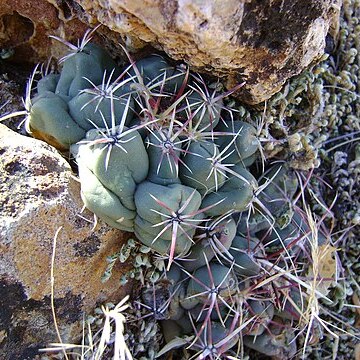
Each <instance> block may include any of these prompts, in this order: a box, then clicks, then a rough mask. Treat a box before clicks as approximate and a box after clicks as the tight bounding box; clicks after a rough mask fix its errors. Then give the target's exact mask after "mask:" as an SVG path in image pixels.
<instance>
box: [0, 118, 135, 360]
mask: <svg viewBox="0 0 360 360" xmlns="http://www.w3.org/2000/svg"><path fill="white" fill-rule="evenodd" d="M0 177H1V180H0V204H1V207H0V344H1V345H0V353H1V354H2V356H3V357H1V359H27V358H30V359H33V357H31V356H32V355H31V354H35V353H36V352H37V349H38V348H39V347H44V346H46V345H47V344H48V343H49V342H54V341H55V342H57V341H58V339H57V337H56V335H55V328H54V324H53V319H52V314H51V307H50V299H51V298H50V294H51V279H50V269H51V258H52V251H53V244H54V236H55V233H56V231H57V230H58V229H59V228H60V227H61V230H60V232H59V235H58V237H57V243H56V252H55V262H54V281H55V285H54V299H55V300H54V301H55V311H56V316H57V321H58V325H59V328H60V332H61V335H62V338H63V341H64V342H70V341H71V342H74V341H77V340H79V339H78V338H79V336H80V337H81V331H82V330H81V328H82V319H83V315H84V313H90V312H92V311H93V309H94V308H95V306H96V305H97V304H100V303H104V302H107V301H113V302H118V301H120V300H121V299H122V298H123V297H124V296H125V294H126V293H127V292H128V289H127V288H120V287H119V279H120V277H121V275H122V274H123V273H124V271H126V270H128V268H126V266H125V267H122V268H121V267H120V266H118V267H116V266H115V268H114V270H113V276H112V277H111V278H110V280H109V281H108V282H106V283H101V276H102V274H103V273H104V271H105V269H106V266H107V262H106V257H107V256H109V255H112V254H114V253H115V252H117V251H119V249H120V247H121V245H122V243H123V242H124V241H125V240H127V239H128V237H129V235H128V234H125V233H122V232H120V231H118V230H114V229H111V228H109V227H108V226H107V225H105V224H104V223H101V222H99V224H98V225H97V227H96V229H95V230H94V231H93V230H92V227H93V224H91V223H89V222H88V221H86V220H84V218H83V217H81V216H79V215H80V211H81V208H82V201H81V198H80V185H79V183H78V182H77V181H76V180H75V179H74V178H73V175H72V171H71V168H70V166H69V164H68V163H67V162H66V160H65V159H64V158H63V157H62V156H61V155H59V154H58V153H57V152H56V151H55V150H54V149H53V148H52V147H50V146H49V145H47V144H45V143H43V142H41V141H39V140H35V139H32V138H29V137H25V136H22V135H19V134H16V133H15V132H13V131H12V130H10V129H8V128H6V127H5V126H3V125H0ZM82 215H83V216H84V217H87V218H90V219H91V214H89V213H88V212H85V213H83V214H82Z"/></svg>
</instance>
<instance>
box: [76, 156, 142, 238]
mask: <svg viewBox="0 0 360 360" xmlns="http://www.w3.org/2000/svg"><path fill="white" fill-rule="evenodd" d="M79 176H80V179H84V180H83V181H81V197H82V200H83V202H84V205H85V206H86V207H87V208H88V209H89V210H91V211H92V212H93V213H94V214H96V215H97V216H98V217H99V218H100V219H102V220H104V221H105V222H106V223H107V224H108V225H110V226H112V227H114V228H116V229H120V230H123V231H134V219H135V216H136V212H135V211H132V210H129V209H127V208H126V207H125V206H123V205H122V203H121V201H120V200H119V198H118V197H117V196H116V195H115V194H114V193H112V192H111V191H110V190H108V189H107V188H106V187H104V185H103V184H102V183H101V182H100V181H99V179H98V178H97V177H96V176H95V175H94V174H93V173H92V172H91V171H90V170H89V169H88V168H87V167H86V166H84V165H81V163H80V164H79Z"/></svg>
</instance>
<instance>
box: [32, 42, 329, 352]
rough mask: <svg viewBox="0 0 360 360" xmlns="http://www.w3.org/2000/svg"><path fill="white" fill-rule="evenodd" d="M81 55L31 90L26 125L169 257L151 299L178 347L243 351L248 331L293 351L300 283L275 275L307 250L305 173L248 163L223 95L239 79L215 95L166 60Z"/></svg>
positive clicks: (250, 339)
mask: <svg viewBox="0 0 360 360" xmlns="http://www.w3.org/2000/svg"><path fill="white" fill-rule="evenodd" d="M72 50H73V51H72V52H71V53H70V54H69V55H68V56H65V57H64V59H63V68H62V71H61V72H60V73H59V74H47V75H45V76H44V77H42V78H41V79H40V80H39V81H38V83H37V94H36V95H35V96H33V97H31V96H30V94H31V88H30V87H29V88H30V90H29V91H28V95H29V96H28V98H27V101H26V104H27V105H26V106H27V108H26V116H27V118H26V124H27V129H28V130H29V131H31V132H32V134H33V135H34V136H36V137H39V138H41V139H44V140H46V141H48V142H49V143H50V144H52V145H54V146H56V147H57V148H58V149H60V150H66V151H67V150H70V153H71V155H72V156H73V157H74V159H75V161H76V163H77V165H78V171H79V178H80V182H81V195H82V199H83V201H84V204H85V206H86V207H87V208H88V209H90V210H91V211H92V212H94V214H95V215H97V216H98V217H99V218H101V219H102V220H103V221H105V222H106V223H108V224H109V225H110V226H112V227H115V228H118V229H121V230H125V231H131V232H134V233H135V235H136V236H137V238H138V240H139V241H141V242H142V243H143V244H144V245H146V246H148V247H149V248H151V249H152V250H153V251H154V252H156V253H157V254H158V255H159V256H160V258H164V259H167V260H168V267H167V271H164V277H165V280H166V284H168V285H167V286H168V287H167V288H166V291H165V292H164V291H163V292H161V294H160V293H159V291H160V290H159V289H160V287H158V286H157V284H153V287H151V288H150V289H147V292H145V293H144V294H143V299H142V300H143V302H144V306H145V307H146V308H147V309H149V311H150V312H151V314H152V315H153V316H154V317H155V318H156V320H161V321H163V327H164V329H165V328H166V329H167V330H166V331H168V333H169V334H171V336H170V335H169V339H168V341H170V342H171V341H172V340H171V339H172V338H174V337H176V336H186V335H190V334H191V333H193V334H194V336H195V338H194V339H193V340H192V341H191V342H190V343H188V344H187V345H188V346H189V349H190V350H191V351H196V352H197V351H199V354H201V356H202V358H206V357H208V358H210V359H212V358H216V357H218V356H221V355H223V354H224V353H226V354H230V355H231V356H234V355H236V350H234V349H235V348H236V347H237V346H236V343H237V342H238V340H239V338H240V333H241V335H244V336H245V338H244V339H245V340H244V343H245V345H247V347H248V348H252V349H256V350H258V351H260V352H264V351H266V349H267V347H269V349H270V351H271V353H272V354H275V355H276V356H285V355H284V354H287V355H291V354H293V352H294V351H295V350H294V346H293V345H291V348H290V349H289V350H286V349H285V348H286V346H288V345H289V341H291V340H292V338H291V336H288V335H287V334H286V331H285V330H284V328H285V327H286V326H288V323H287V321H288V320H291V321H295V320H298V319H299V317H300V316H299V311H298V308H299V306H298V304H299V299H301V300H302V298H301V296H300V291H299V289H298V288H297V286H296V285H294V284H293V282H290V281H289V283H287V282H285V281H283V282H280V281H279V283H276V282H275V285H274V287H270V285H269V284H268V283H269V282H270V281H267V279H266V276H267V275H268V274H269V273H271V271H272V265H276V266H278V265H279V264H284V263H285V262H286V259H288V258H289V257H290V256H292V255H294V256H296V257H297V258H298V257H300V258H301V256H305V255H306V249H307V248H308V245H307V244H306V242H305V241H303V239H304V238H306V235H307V233H308V232H309V231H310V227H309V226H308V224H307V223H306V219H305V218H304V216H303V214H301V213H300V212H299V211H298V210H297V209H296V208H295V207H294V205H293V202H294V199H295V198H296V193H297V191H298V187H299V186H298V185H299V182H298V178H297V176H296V174H295V173H294V172H293V171H292V170H291V169H289V168H288V167H287V166H286V165H283V164H277V165H275V166H274V167H272V168H270V169H268V170H267V171H266V172H265V173H264V174H262V175H261V176H260V177H259V174H258V170H257V169H256V166H254V167H250V166H251V165H252V164H253V162H254V161H255V160H256V158H257V154H258V149H259V143H260V142H259V139H258V138H257V131H256V129H255V127H254V126H253V125H251V124H249V123H248V122H245V121H244V120H245V119H243V118H241V117H240V116H237V115H236V113H235V112H232V111H231V109H228V108H227V106H226V99H225V98H226V97H227V96H228V95H230V94H231V92H232V91H234V90H236V89H237V88H238V87H239V86H240V85H239V86H238V87H236V88H235V89H233V90H230V91H228V92H225V93H221V92H219V91H217V90H216V89H215V90H210V88H209V87H208V85H207V84H206V82H205V81H204V80H203V78H202V77H201V76H199V75H195V74H191V73H190V72H189V71H187V70H185V68H184V67H183V66H176V65H175V66H173V65H172V64H171V63H170V62H168V61H167V60H165V59H164V58H163V57H161V56H159V55H153V56H150V57H147V58H144V59H141V60H139V61H137V62H134V61H133V60H132V59H130V60H131V65H129V66H128V67H126V68H124V69H120V68H118V66H117V65H116V63H115V62H114V61H113V60H112V59H111V58H110V57H109V55H108V54H107V53H106V52H105V51H104V50H103V49H101V48H100V47H98V46H96V45H94V44H90V43H88V41H83V42H82V43H81V44H80V45H79V47H77V48H76V49H72ZM229 114H230V115H229ZM319 239H320V240H319V241H320V243H321V241H325V240H324V238H323V237H321V235H319ZM295 245H296V246H295ZM284 254H285V256H283V255H284ZM273 259H275V260H273ZM272 261H273V262H272ZM289 272H290V271H289ZM274 279H277V277H276V276H275V277H274ZM161 280H162V281H163V280H164V279H161ZM259 284H262V285H263V286H262V289H261V291H259V290H258V287H259V286H260V285H259ZM150 295H151V296H150ZM149 296H150V298H149ZM157 300H158V301H157ZM160 300H161V301H160ZM159 302H160V303H161V304H160V305H159V306H158V303H159ZM274 313H275V314H276V316H277V319H279V320H277V321H278V322H279V324H280V326H279V327H278V328H277V327H276V323H275V322H274V321H273V316H274ZM240 315H241V316H240ZM279 329H280V330H279ZM279 354H280V355H279Z"/></svg>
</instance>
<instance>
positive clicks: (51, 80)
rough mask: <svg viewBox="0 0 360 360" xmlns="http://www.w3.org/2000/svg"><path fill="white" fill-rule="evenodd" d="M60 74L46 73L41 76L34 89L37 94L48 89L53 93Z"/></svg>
mask: <svg viewBox="0 0 360 360" xmlns="http://www.w3.org/2000/svg"><path fill="white" fill-rule="evenodd" d="M59 79H60V74H48V75H46V76H44V77H43V78H41V79H40V80H39V81H38V83H37V85H36V90H37V93H38V94H39V95H41V94H43V93H45V92H47V91H50V92H53V93H55V90H56V86H57V83H58V82H59Z"/></svg>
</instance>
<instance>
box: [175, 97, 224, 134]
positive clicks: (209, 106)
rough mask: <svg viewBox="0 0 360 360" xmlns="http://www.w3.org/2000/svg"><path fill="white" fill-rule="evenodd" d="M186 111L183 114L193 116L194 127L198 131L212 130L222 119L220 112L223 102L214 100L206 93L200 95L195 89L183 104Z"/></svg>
mask: <svg viewBox="0 0 360 360" xmlns="http://www.w3.org/2000/svg"><path fill="white" fill-rule="evenodd" d="M183 107H185V109H186V110H185V111H184V112H183V114H182V116H186V118H187V117H189V116H192V127H193V128H194V129H196V130H197V131H204V130H207V131H211V130H213V129H215V127H216V126H217V124H218V123H219V120H220V113H221V109H222V107H223V102H222V100H221V99H218V100H217V101H216V102H212V99H208V98H206V97H205V96H204V94H202V95H200V93H198V92H197V91H193V92H192V93H191V94H190V95H189V96H188V97H187V98H186V101H185V102H184V104H183Z"/></svg>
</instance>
